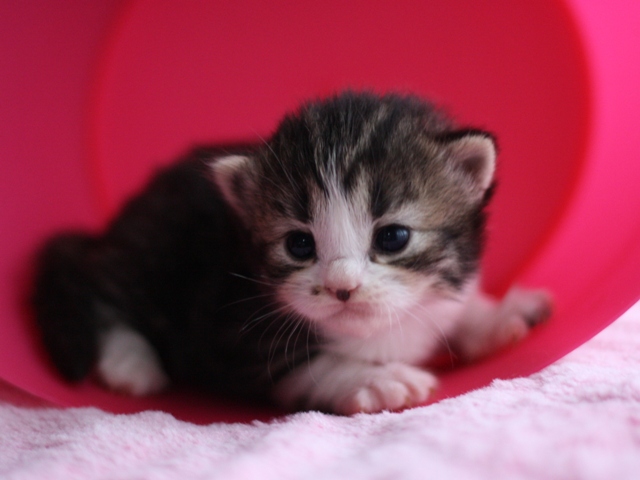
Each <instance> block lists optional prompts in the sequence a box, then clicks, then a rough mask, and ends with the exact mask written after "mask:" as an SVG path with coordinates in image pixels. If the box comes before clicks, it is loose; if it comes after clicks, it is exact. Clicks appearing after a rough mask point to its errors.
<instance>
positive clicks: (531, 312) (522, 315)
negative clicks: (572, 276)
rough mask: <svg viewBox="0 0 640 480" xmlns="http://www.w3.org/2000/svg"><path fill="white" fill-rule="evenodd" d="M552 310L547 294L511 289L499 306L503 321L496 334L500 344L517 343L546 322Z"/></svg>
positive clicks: (551, 303) (550, 300)
mask: <svg viewBox="0 0 640 480" xmlns="http://www.w3.org/2000/svg"><path fill="white" fill-rule="evenodd" d="M552 310H553V300H552V298H551V295H550V294H549V293H548V292H546V291H544V290H524V289H521V288H518V287H514V288H512V289H511V290H509V292H508V293H507V295H506V296H505V298H504V300H503V301H502V303H501V305H500V317H501V318H502V319H503V320H502V323H501V325H500V327H501V328H500V330H499V332H498V335H499V338H500V343H501V344H502V345H509V344H512V343H516V342H519V341H520V340H522V339H523V338H524V337H525V336H526V335H527V334H528V333H529V330H530V329H531V328H532V327H535V326H536V325H538V324H540V323H542V322H544V321H545V320H547V319H548V318H549V317H550V316H551V312H552Z"/></svg>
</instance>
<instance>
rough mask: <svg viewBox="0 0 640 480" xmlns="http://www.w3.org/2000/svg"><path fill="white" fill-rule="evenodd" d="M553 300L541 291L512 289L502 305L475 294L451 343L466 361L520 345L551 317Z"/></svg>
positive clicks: (480, 294)
mask: <svg viewBox="0 0 640 480" xmlns="http://www.w3.org/2000/svg"><path fill="white" fill-rule="evenodd" d="M552 310H553V301H552V298H551V295H550V294H549V293H548V292H546V291H544V290H525V289H521V288H518V287H513V288H512V289H511V290H509V292H508V293H507V295H506V296H505V297H504V299H503V300H502V301H501V302H496V301H494V300H492V299H490V298H488V297H487V296H485V295H483V294H482V293H480V292H478V293H477V294H476V295H475V296H474V297H473V298H472V299H471V300H470V301H469V304H468V305H467V308H466V310H465V314H464V316H463V318H462V320H461V323H460V325H459V328H458V329H457V331H456V332H455V334H454V337H453V338H452V343H453V344H454V345H455V347H456V349H457V350H458V351H459V353H460V354H461V355H462V357H463V358H465V359H466V360H474V359H476V358H481V357H484V356H486V355H489V354H491V353H493V352H495V351H497V350H499V349H501V348H504V347H506V346H509V345H512V344H514V343H517V342H519V341H520V340H522V339H523V338H524V337H526V336H527V334H528V333H529V330H530V329H531V328H532V327H534V326H536V325H538V324H540V323H542V322H544V321H545V320H547V318H549V317H550V316H551V312H552Z"/></svg>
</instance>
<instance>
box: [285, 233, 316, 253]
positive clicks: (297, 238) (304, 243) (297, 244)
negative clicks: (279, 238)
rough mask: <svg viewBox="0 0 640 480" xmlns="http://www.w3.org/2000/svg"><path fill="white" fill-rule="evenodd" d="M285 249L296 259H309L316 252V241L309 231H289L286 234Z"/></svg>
mask: <svg viewBox="0 0 640 480" xmlns="http://www.w3.org/2000/svg"><path fill="white" fill-rule="evenodd" d="M287 250H288V252H289V253H290V254H291V256H292V257H293V258H295V259H296V260H309V259H310V258H311V257H313V256H314V255H315V253H316V242H315V241H314V240H313V235H311V234H310V233H307V232H300V231H295V232H291V233H289V235H288V236H287Z"/></svg>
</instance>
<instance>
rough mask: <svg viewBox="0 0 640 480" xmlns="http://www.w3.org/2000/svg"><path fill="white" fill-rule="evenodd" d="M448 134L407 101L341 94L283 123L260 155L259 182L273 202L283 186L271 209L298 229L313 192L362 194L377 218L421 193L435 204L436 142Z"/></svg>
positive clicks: (439, 120) (444, 125) (438, 118)
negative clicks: (363, 191) (294, 222)
mask: <svg viewBox="0 0 640 480" xmlns="http://www.w3.org/2000/svg"><path fill="white" fill-rule="evenodd" d="M450 129H451V124H450V123H449V122H448V121H447V120H446V118H445V117H444V116H443V115H442V114H441V113H440V112H438V111H437V110H436V109H434V108H433V107H432V106H431V105H429V104H427V103H425V102H423V101H421V100H418V99H416V98H413V97H399V96H386V97H382V98H379V97H376V96H374V95H366V94H344V95H341V96H338V97H335V98H332V99H330V100H328V101H324V102H316V103H311V104H308V105H306V106H305V107H303V108H302V109H301V110H300V111H299V112H298V113H297V114H295V115H291V116H289V117H287V118H286V119H285V120H284V121H283V122H282V124H281V126H280V128H279V129H278V132H277V133H276V135H275V136H274V138H273V139H272V141H271V142H270V145H269V149H268V150H266V151H265V152H264V155H265V158H264V161H263V162H262V165H263V167H262V171H261V172H260V178H262V182H263V183H264V184H265V187H266V188H267V189H268V190H272V191H274V194H275V193H277V192H276V191H275V190H276V187H275V185H276V184H280V185H283V184H284V183H286V184H288V187H287V190H288V192H286V193H287V194H284V193H285V192H280V193H281V194H282V195H277V200H276V201H275V202H274V203H273V208H274V209H275V210H276V211H279V212H281V213H283V214H286V215H292V216H294V217H295V218H297V219H298V220H300V221H302V222H308V221H309V220H310V218H311V215H312V212H311V206H310V205H309V202H310V201H311V199H312V198H313V195H314V194H313V192H314V191H316V190H317V191H319V192H321V193H322V194H323V195H329V194H330V191H333V192H334V193H337V191H340V192H341V193H342V194H344V195H346V196H349V195H351V194H353V193H354V189H355V188H356V186H358V188H366V189H367V192H368V196H369V202H370V205H369V209H370V212H371V214H372V215H373V217H374V218H379V217H380V216H382V214H384V213H385V212H386V211H388V210H389V209H394V208H398V207H399V206H400V205H402V204H404V203H406V202H411V201H416V200H418V199H419V198H420V197H422V196H424V193H425V190H433V192H434V196H439V197H442V192H441V191H439V190H442V187H443V183H442V181H441V179H440V178H439V177H441V176H442V175H443V174H444V172H442V171H441V169H440V171H438V170H439V168H438V167H439V165H438V162H437V161H436V160H437V157H438V156H439V155H442V153H443V152H442V150H443V148H442V142H440V141H438V140H437V139H438V137H439V136H442V135H445V134H446V132H447V131H450ZM269 184H271V185H269ZM338 187H339V190H336V189H337V188H338ZM436 193H437V195H435V194H436ZM445 193H446V192H445Z"/></svg>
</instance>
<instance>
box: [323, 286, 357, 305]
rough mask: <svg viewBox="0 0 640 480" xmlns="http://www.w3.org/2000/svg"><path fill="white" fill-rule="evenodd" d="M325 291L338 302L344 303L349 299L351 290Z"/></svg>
mask: <svg viewBox="0 0 640 480" xmlns="http://www.w3.org/2000/svg"><path fill="white" fill-rule="evenodd" d="M327 290H328V291H329V292H330V293H331V294H332V295H335V296H336V298H337V299H338V300H340V301H341V302H346V301H347V300H349V299H350V298H351V292H352V291H353V290H355V289H353V290H345V289H340V290H331V289H330V288H327Z"/></svg>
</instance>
